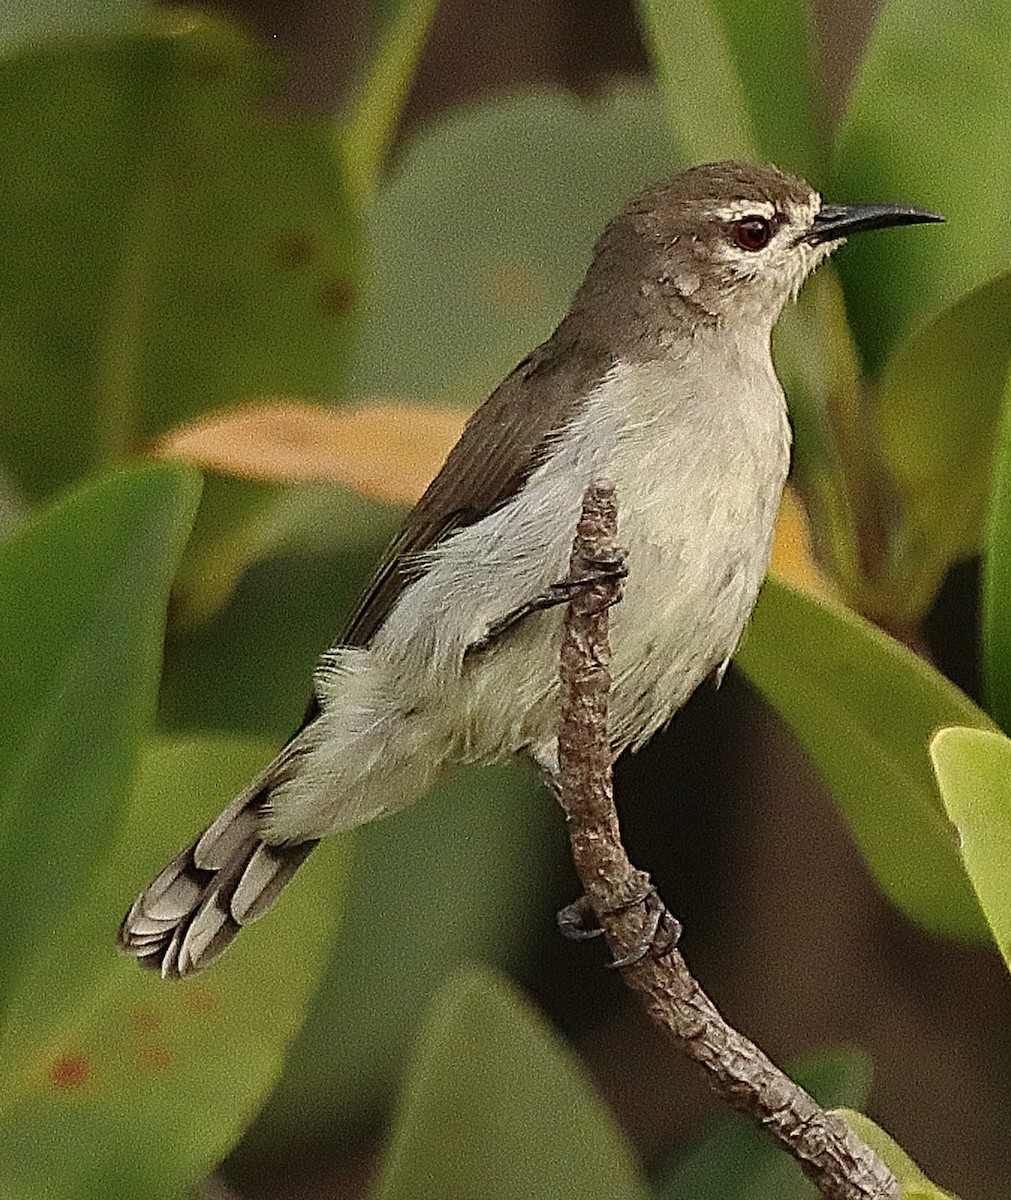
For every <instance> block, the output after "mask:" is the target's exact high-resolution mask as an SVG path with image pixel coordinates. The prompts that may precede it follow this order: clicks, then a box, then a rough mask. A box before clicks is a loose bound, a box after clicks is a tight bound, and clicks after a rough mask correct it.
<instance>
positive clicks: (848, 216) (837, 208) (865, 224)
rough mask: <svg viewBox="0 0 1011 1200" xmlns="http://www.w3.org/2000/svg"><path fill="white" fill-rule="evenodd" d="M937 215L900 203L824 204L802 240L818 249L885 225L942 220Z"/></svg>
mask: <svg viewBox="0 0 1011 1200" xmlns="http://www.w3.org/2000/svg"><path fill="white" fill-rule="evenodd" d="M943 220H944V217H939V216H938V215H937V213H932V212H926V211H925V210H924V209H922V208H908V207H906V206H905V205H903V204H824V205H822V208H821V212H819V213H817V214H816V215H815V218H814V223H813V224H812V226H811V228H810V229H809V230H808V231H807V233H805V234H804V235H803V236H802V237H801V239H800V240H801V241H805V242H810V243H811V244H812V245H815V246H817V245H818V244H819V243H821V242H834V241H836V240H838V239H839V238H844V237H849V235H850V234H851V233H860V232H861V231H862V230H864V229H884V228H885V226H886V225H919V224H921V223H923V222H925V221H943Z"/></svg>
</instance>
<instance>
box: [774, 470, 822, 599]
mask: <svg viewBox="0 0 1011 1200" xmlns="http://www.w3.org/2000/svg"><path fill="white" fill-rule="evenodd" d="M771 566H772V570H774V571H775V572H776V574H777V575H781V576H782V577H783V578H784V579H785V580H786V581H787V582H788V583H792V584H793V585H794V587H799V588H803V589H804V591H807V592H815V593H817V594H819V595H831V594H832V585H831V584H830V583H829V581H828V580H827V579H826V578H825V576H824V575H823V574H822V573H821V571H820V569H819V567H818V564H817V563H816V562H815V560H814V554H813V551H812V547H811V531H810V529H809V527H808V523H807V518H806V516H805V513H804V509H803V508H802V507H801V503H800V500H799V499H798V497H797V493H796V492H795V491H794V489H793V488H792V487H790V486H787V487H786V488H785V489H784V491H783V501H782V503H781V504H780V506H779V515H778V516H777V518H776V532H775V537H774V538H773V542H772V563H771Z"/></svg>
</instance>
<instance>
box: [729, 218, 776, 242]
mask: <svg viewBox="0 0 1011 1200" xmlns="http://www.w3.org/2000/svg"><path fill="white" fill-rule="evenodd" d="M733 237H734V243H735V244H736V245H738V246H740V248H741V249H742V250H764V249H765V247H766V246H768V244H769V242H770V240H771V239H772V222H771V221H770V220H769V219H768V218H767V217H742V218H741V220H740V221H735V222H734V224H733Z"/></svg>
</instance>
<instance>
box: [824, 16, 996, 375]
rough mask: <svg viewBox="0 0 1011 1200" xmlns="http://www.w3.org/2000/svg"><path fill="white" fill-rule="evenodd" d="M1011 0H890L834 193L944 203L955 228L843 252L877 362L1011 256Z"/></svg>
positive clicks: (854, 317) (855, 309) (892, 234)
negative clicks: (1007, 231)
mask: <svg viewBox="0 0 1011 1200" xmlns="http://www.w3.org/2000/svg"><path fill="white" fill-rule="evenodd" d="M1009 44H1011V8H1009V7H1008V5H1007V4H1006V3H1005V2H1004V0H967V2H966V3H964V4H956V5H952V4H948V5H945V4H923V3H922V2H921V0H888V2H887V3H885V4H883V5H882V7H881V11H880V13H879V15H878V19H877V23H876V25H875V27H874V32H873V34H872V36H871V39H870V44H869V45H868V47H867V51H866V53H865V55H864V58H863V61H862V63H861V65H860V69H859V71H858V74H857V78H856V81H855V83H854V86H853V90H852V93H851V95H850V102H849V107H848V111H847V113H846V116H845V118H844V120H843V123H842V127H841V129H840V132H839V138H838V155H837V161H836V166H835V174H834V180H833V184H832V187H831V189H829V193H828V194H829V195H831V197H832V199H833V200H835V201H837V202H841V201H846V200H892V201H899V202H902V203H905V204H915V205H919V206H920V207H924V208H930V209H933V210H935V211H936V212H939V213H942V214H943V215H944V216H945V217H947V219H948V224H947V225H946V226H945V227H944V228H943V229H935V230H931V231H929V232H928V231H924V230H922V229H908V230H902V229H894V230H889V231H888V233H887V235H879V236H866V237H860V238H856V239H854V242H853V245H852V246H850V247H849V249H848V250H847V251H846V254H845V255H841V256H840V258H839V271H840V274H841V275H842V278H843V283H844V285H845V290H846V301H847V304H846V307H847V311H848V312H849V315H850V320H851V322H852V324H853V328H854V332H855V333H856V335H857V341H858V343H859V345H860V348H861V350H862V352H863V354H864V357H865V359H866V361H867V364H868V366H869V368H870V369H871V371H872V373H875V374H876V373H877V372H879V371H880V370H881V368H882V367H883V365H884V363H885V361H886V359H887V357H888V353H889V351H890V348H891V347H892V345H893V344H894V343H895V342H897V341H898V339H899V337H900V336H901V335H902V334H903V333H904V332H905V331H906V330H908V329H909V328H910V327H911V326H912V325H913V324H914V323H915V321H916V320H917V319H919V318H921V317H922V316H924V315H926V314H930V313H934V312H937V311H938V310H939V309H940V308H941V307H943V306H944V305H947V304H950V303H952V302H953V301H954V300H956V299H957V298H958V297H960V296H961V295H962V294H963V293H964V292H966V291H968V290H969V289H970V288H972V287H975V286H977V285H978V284H980V283H982V282H984V281H985V280H987V279H989V278H991V277H992V276H993V275H994V274H996V273H997V272H998V271H1000V270H1002V269H1004V268H1006V267H1007V265H1008V262H1009V260H1011V253H1009V250H1008V245H1007V240H1006V239H1005V238H1002V237H1000V236H995V231H997V230H999V229H1002V228H1003V227H1004V224H1005V220H1006V213H1007V210H1008V207H1009V204H1011V144H1009V142H1008V139H1007V136H1006V133H1007V96H1008V95H1009V94H1011V55H1009V54H1008V45H1009Z"/></svg>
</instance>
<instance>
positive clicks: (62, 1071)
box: [49, 1054, 88, 1088]
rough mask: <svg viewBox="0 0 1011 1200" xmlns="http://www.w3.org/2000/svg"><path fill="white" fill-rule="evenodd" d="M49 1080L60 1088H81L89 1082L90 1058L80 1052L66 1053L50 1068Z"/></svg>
mask: <svg viewBox="0 0 1011 1200" xmlns="http://www.w3.org/2000/svg"><path fill="white" fill-rule="evenodd" d="M49 1082H50V1083H51V1084H52V1085H53V1086H54V1087H58V1088H81V1087H84V1085H85V1084H86V1083H87V1082H88V1060H87V1059H86V1058H83V1057H82V1056H81V1055H80V1054H64V1055H63V1057H62V1058H58V1059H57V1060H56V1062H54V1063H53V1065H52V1066H51V1067H50V1068H49Z"/></svg>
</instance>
